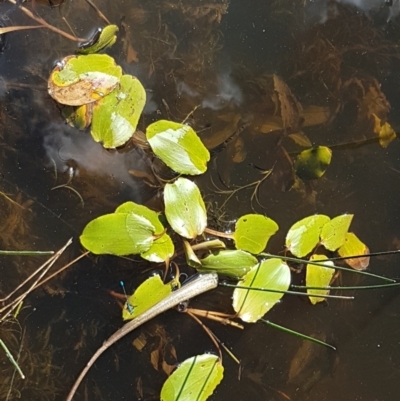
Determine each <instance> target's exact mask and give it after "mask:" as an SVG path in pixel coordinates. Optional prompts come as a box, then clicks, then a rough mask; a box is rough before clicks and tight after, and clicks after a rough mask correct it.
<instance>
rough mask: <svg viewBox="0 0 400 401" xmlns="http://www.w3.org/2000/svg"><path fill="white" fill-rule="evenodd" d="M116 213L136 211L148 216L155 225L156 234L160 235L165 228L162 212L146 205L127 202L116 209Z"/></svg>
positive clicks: (135, 212)
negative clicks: (162, 221) (161, 217)
mask: <svg viewBox="0 0 400 401" xmlns="http://www.w3.org/2000/svg"><path fill="white" fill-rule="evenodd" d="M115 213H134V214H137V215H139V216H142V217H144V218H146V219H147V220H148V221H149V222H150V223H151V224H152V225H153V226H154V234H155V235H159V234H161V233H162V232H163V231H164V230H165V227H164V226H163V224H162V223H161V221H160V218H159V217H160V213H157V212H155V211H154V210H151V209H149V208H148V207H146V206H144V205H139V204H137V203H135V202H131V201H129V202H125V203H123V204H121V205H119V206H118V207H117V208H116V209H115Z"/></svg>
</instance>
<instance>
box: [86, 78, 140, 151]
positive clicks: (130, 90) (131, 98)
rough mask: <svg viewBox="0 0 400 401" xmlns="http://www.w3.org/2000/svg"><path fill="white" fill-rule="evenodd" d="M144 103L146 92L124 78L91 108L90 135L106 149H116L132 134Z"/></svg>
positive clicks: (134, 82)
mask: <svg viewBox="0 0 400 401" xmlns="http://www.w3.org/2000/svg"><path fill="white" fill-rule="evenodd" d="M145 103H146V91H145V90H144V88H143V86H142V84H141V83H140V81H139V80H138V79H137V78H135V77H132V76H131V75H123V76H122V78H121V81H120V84H119V86H118V87H117V88H116V89H115V90H114V91H113V92H112V93H110V94H109V95H108V96H106V97H104V98H103V99H101V100H100V101H99V102H97V103H96V104H95V105H94V107H93V119H92V129H91V134H92V136H93V139H94V140H95V141H96V142H103V146H104V147H105V148H116V147H118V146H121V145H123V144H124V143H126V142H127V141H128V140H129V139H130V138H131V137H132V135H133V134H134V132H135V130H136V126H137V123H138V121H139V118H140V115H141V114H142V111H143V108H144V105H145Z"/></svg>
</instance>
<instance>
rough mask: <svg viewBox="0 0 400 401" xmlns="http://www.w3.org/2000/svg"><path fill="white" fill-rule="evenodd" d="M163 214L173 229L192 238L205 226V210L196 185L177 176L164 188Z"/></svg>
mask: <svg viewBox="0 0 400 401" xmlns="http://www.w3.org/2000/svg"><path fill="white" fill-rule="evenodd" d="M164 204H165V215H166V217H167V220H168V223H169V224H170V225H171V227H172V228H173V230H174V231H175V232H176V233H178V234H179V235H181V236H182V237H185V238H188V239H193V238H196V237H197V236H198V235H200V234H202V233H203V231H204V229H205V228H206V226H207V212H206V207H205V205H204V201H203V198H202V197H201V193H200V190H199V188H198V187H197V185H196V184H195V183H194V182H192V181H190V180H188V179H187V178H182V177H180V178H178V179H177V180H176V181H175V182H174V183H173V184H167V185H165V188H164Z"/></svg>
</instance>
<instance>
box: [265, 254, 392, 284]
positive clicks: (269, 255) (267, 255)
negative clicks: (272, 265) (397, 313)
mask: <svg viewBox="0 0 400 401" xmlns="http://www.w3.org/2000/svg"><path fill="white" fill-rule="evenodd" d="M259 255H260V256H263V257H264V258H279V259H283V260H288V261H289V262H293V263H305V264H308V265H316V266H322V267H326V268H328V269H337V270H343V271H346V272H349V273H355V274H361V275H363V276H368V277H374V278H377V279H380V280H384V281H388V282H390V283H395V282H396V280H393V279H391V278H387V277H383V276H379V275H377V274H373V273H368V272H363V271H360V270H354V269H350V268H347V267H342V266H336V265H333V266H329V265H327V264H326V262H329V261H330V260H331V259H325V260H324V261H323V263H322V262H313V261H312V260H307V259H299V258H293V257H290V256H281V255H272V254H269V253H260V254H259ZM363 256H365V255H363ZM346 259H348V257H347V258H346Z"/></svg>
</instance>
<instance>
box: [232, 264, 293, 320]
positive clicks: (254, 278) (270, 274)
mask: <svg viewBox="0 0 400 401" xmlns="http://www.w3.org/2000/svg"><path fill="white" fill-rule="evenodd" d="M290 278H291V275H290V269H289V267H288V265H287V264H286V263H285V262H283V261H282V260H281V259H277V258H272V259H268V260H264V261H263V262H261V263H259V264H257V265H256V266H254V267H253V268H252V269H251V270H250V271H249V272H248V273H247V274H246V275H245V276H244V277H243V279H242V280H240V281H239V283H238V285H240V286H244V287H253V288H265V289H271V290H280V291H287V290H288V288H289V285H290ZM283 295H284V294H283V293H276V292H266V291H258V290H250V289H240V288H236V289H235V291H234V292H233V303H232V305H233V309H234V310H235V312H236V313H237V314H238V316H239V317H240V318H241V319H242V320H243V321H244V322H250V323H254V322H256V321H257V320H259V319H261V318H262V317H263V316H264V315H265V314H266V313H267V312H268V311H269V310H270V309H271V308H272V307H273V306H274V305H275V304H276V303H277V302H278V301H279V300H280V299H281V298H282V297H283Z"/></svg>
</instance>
